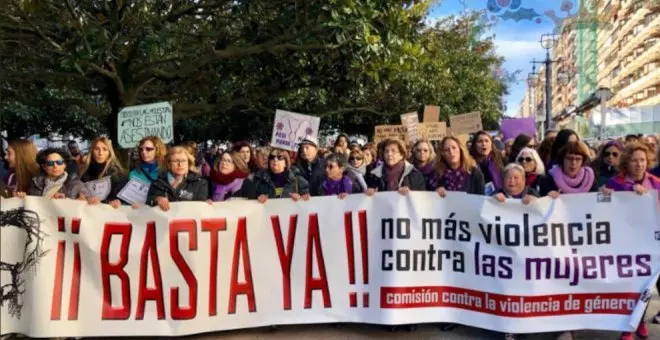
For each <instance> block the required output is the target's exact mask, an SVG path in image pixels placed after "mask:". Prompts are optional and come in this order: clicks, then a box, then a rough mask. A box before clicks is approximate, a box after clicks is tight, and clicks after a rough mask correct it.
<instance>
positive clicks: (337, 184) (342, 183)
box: [322, 176, 353, 196]
mask: <svg viewBox="0 0 660 340" xmlns="http://www.w3.org/2000/svg"><path fill="white" fill-rule="evenodd" d="M322 186H323V194H324V195H326V196H332V195H339V194H343V193H346V194H350V193H351V191H352V189H353V188H352V181H351V179H350V178H349V177H348V176H342V177H341V178H340V179H338V180H334V179H330V178H326V179H324V180H323V184H322Z"/></svg>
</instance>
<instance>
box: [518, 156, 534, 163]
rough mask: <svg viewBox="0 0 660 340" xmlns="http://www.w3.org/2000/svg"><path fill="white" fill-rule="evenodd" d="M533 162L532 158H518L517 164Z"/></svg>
mask: <svg viewBox="0 0 660 340" xmlns="http://www.w3.org/2000/svg"><path fill="white" fill-rule="evenodd" d="M533 161H534V158H532V157H520V158H518V163H531V162H533Z"/></svg>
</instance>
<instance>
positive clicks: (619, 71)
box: [610, 66, 621, 79]
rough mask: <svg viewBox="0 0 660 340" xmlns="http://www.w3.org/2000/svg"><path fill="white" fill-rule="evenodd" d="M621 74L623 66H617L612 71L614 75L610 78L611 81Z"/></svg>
mask: <svg viewBox="0 0 660 340" xmlns="http://www.w3.org/2000/svg"><path fill="white" fill-rule="evenodd" d="M619 73H621V66H617V67H615V68H614V69H613V70H612V75H611V76H610V78H611V79H614V78H616V77H617V76H618V75H619Z"/></svg>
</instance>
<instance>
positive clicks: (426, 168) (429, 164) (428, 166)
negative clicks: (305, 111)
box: [415, 161, 435, 177]
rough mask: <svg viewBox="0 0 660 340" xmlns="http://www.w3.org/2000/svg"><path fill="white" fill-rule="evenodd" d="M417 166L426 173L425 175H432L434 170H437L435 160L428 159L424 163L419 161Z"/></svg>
mask: <svg viewBox="0 0 660 340" xmlns="http://www.w3.org/2000/svg"><path fill="white" fill-rule="evenodd" d="M415 168H416V169H417V170H418V171H419V172H421V173H422V175H424V177H428V176H430V175H431V174H432V173H433V171H435V168H433V162H432V161H428V162H426V164H424V165H420V164H419V163H417V164H415Z"/></svg>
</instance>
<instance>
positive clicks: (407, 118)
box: [401, 112, 419, 142]
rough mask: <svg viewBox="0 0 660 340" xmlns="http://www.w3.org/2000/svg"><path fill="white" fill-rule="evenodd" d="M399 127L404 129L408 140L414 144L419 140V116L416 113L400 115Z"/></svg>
mask: <svg viewBox="0 0 660 340" xmlns="http://www.w3.org/2000/svg"><path fill="white" fill-rule="evenodd" d="M401 125H403V126H405V127H406V131H407V132H408V139H409V140H411V141H413V142H415V141H417V139H419V133H418V131H417V130H418V128H419V116H418V115H417V112H410V113H404V114H402V115H401Z"/></svg>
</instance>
